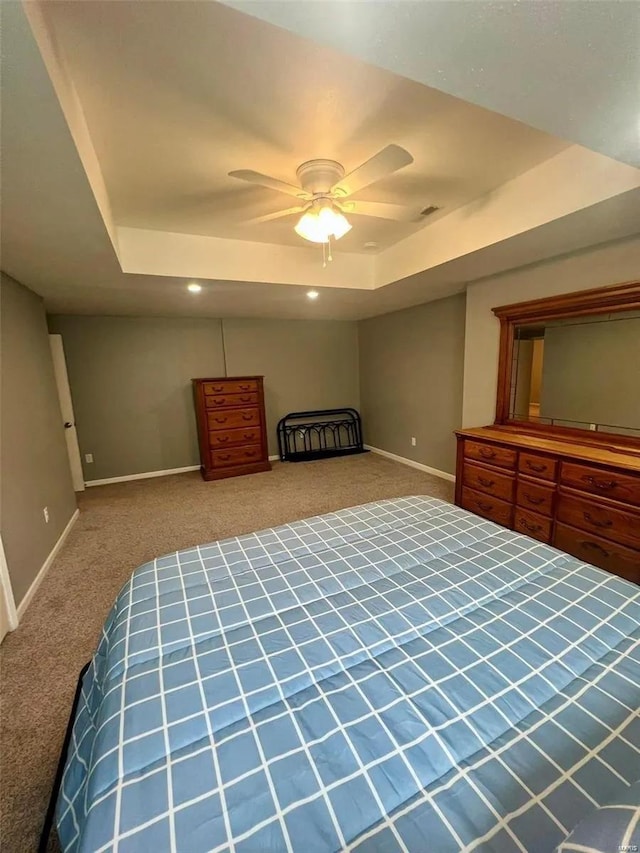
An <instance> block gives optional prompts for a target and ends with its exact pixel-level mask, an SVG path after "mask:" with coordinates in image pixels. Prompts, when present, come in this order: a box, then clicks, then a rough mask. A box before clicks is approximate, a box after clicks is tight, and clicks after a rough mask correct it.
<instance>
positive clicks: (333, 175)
mask: <svg viewBox="0 0 640 853" xmlns="http://www.w3.org/2000/svg"><path fill="white" fill-rule="evenodd" d="M296 176H297V178H298V180H299V181H300V186H301V187H302V189H303V190H304V191H305V192H308V193H311V194H312V195H325V194H327V195H328V194H329V192H330V190H331V187H332V186H333V185H334V184H336V183H337V182H338V181H339V180H341V179H342V178H343V177H344V168H343V166H341V164H340V163H337V162H336V161H335V160H307V162H306V163H303V164H302V165H301V166H298V168H297V169H296Z"/></svg>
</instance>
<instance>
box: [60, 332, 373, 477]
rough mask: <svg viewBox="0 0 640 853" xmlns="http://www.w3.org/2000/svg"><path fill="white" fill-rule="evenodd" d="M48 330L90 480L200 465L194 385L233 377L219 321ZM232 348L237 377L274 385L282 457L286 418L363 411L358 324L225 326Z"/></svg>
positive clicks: (271, 403)
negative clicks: (57, 338)
mask: <svg viewBox="0 0 640 853" xmlns="http://www.w3.org/2000/svg"><path fill="white" fill-rule="evenodd" d="M49 327H50V330H51V331H52V332H58V333H60V334H61V335H62V338H63V341H64V348H65V354H66V358H67V368H68V371H69V382H70V384H71V392H72V396H73V403H74V408H75V416H76V423H77V426H78V439H79V441H80V449H81V453H82V455H83V467H84V473H85V478H86V479H87V480H96V479H106V478H109V477H121V476H126V475H128V474H138V473H144V472H147V471H163V470H167V469H171V468H182V467H186V466H189V465H197V464H198V462H199V454H198V441H197V433H196V423H195V415H194V407H193V397H192V391H191V379H192V378H194V377H198V376H224V356H223V337H222V324H221V321H220V320H215V319H179V318H172V319H154V318H146V317H144V318H143V317H83V316H51V317H50V318H49ZM224 346H225V351H226V363H227V374H228V375H229V376H233V375H236V376H237V375H242V374H263V375H264V376H265V394H266V405H267V419H268V430H269V445H270V452H271V453H273V454H275V453H276V452H277V444H276V440H275V425H276V423H277V420H278V419H279V418H280V417H282V415H284V414H286V413H287V412H289V411H291V410H296V409H298V410H299V409H303V408H306V407H309V408H330V407H332V406H345V405H351V406H353V405H356V406H357V405H358V362H357V355H358V354H357V335H356V325H355V323H342V322H337V321H335V322H334V321H306V320H225V321H224ZM86 453H92V454H93V457H94V462H93V464H87V463H86V462H84V454H86Z"/></svg>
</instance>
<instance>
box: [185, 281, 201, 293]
mask: <svg viewBox="0 0 640 853" xmlns="http://www.w3.org/2000/svg"><path fill="white" fill-rule="evenodd" d="M187 290H188V291H189V293H200V291H201V290H202V285H201V284H197V283H196V282H195V281H192V282H191V284H188V285H187Z"/></svg>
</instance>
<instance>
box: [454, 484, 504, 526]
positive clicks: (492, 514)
mask: <svg viewBox="0 0 640 853" xmlns="http://www.w3.org/2000/svg"><path fill="white" fill-rule="evenodd" d="M461 506H462V507H463V508H464V509H468V510H469V512H473V513H475V514H476V515H481V516H482V517H483V518H487V519H489V521H495V522H496V524H502V525H503V526H504V527H510V526H511V520H512V517H513V507H512V506H511V504H508V503H507V502H506V501H501V500H499V499H498V498H494V497H491V496H490V495H484V494H482V492H476V491H475V490H474V489H470V488H468V487H467V486H464V487H463V489H462V501H461Z"/></svg>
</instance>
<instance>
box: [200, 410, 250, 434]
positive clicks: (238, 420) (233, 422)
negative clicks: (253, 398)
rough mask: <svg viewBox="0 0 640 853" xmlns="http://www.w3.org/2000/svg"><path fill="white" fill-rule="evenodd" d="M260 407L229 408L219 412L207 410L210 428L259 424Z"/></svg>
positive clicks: (229, 427) (231, 427)
mask: <svg viewBox="0 0 640 853" xmlns="http://www.w3.org/2000/svg"><path fill="white" fill-rule="evenodd" d="M259 423H260V410H259V409H228V410H226V411H224V410H222V411H219V412H211V411H208V412H207V424H208V427H209V429H210V430H218V429H224V430H228V429H233V427H245V426H258V425H259Z"/></svg>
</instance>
